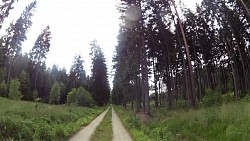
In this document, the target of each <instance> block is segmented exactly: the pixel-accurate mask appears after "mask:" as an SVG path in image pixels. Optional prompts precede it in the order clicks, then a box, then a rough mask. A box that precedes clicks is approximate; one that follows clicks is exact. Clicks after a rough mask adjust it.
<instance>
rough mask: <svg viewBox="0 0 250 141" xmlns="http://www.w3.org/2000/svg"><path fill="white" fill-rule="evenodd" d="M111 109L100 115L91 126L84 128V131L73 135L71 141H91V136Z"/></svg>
mask: <svg viewBox="0 0 250 141" xmlns="http://www.w3.org/2000/svg"><path fill="white" fill-rule="evenodd" d="M108 110H109V108H108V109H107V110H106V111H104V112H103V113H102V114H100V115H99V116H98V117H97V118H95V119H94V120H93V121H92V122H91V123H90V124H89V125H87V126H86V127H84V128H83V129H82V130H80V131H79V132H77V133H76V134H75V135H73V136H72V137H71V138H70V139H69V141H89V140H90V137H91V135H92V134H93V133H94V131H95V129H96V127H97V126H98V125H99V124H100V122H101V121H102V120H103V118H104V116H105V115H106V113H107V112H108Z"/></svg>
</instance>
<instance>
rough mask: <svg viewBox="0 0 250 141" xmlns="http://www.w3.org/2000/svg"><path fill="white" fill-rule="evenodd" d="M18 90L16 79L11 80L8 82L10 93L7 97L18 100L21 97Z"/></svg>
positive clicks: (18, 85) (18, 84)
mask: <svg viewBox="0 0 250 141" xmlns="http://www.w3.org/2000/svg"><path fill="white" fill-rule="evenodd" d="M19 88H20V82H19V81H18V79H12V80H11V81H10V92H9V95H8V97H9V98H10V99H13V100H20V99H21V98H22V97H23V96H22V95H21V92H20V91H19Z"/></svg>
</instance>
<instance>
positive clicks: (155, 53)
mask: <svg viewBox="0 0 250 141" xmlns="http://www.w3.org/2000/svg"><path fill="white" fill-rule="evenodd" d="M15 2H16V1H15V0H4V1H3V4H2V5H1V9H0V10H1V17H0V18H1V25H2V24H3V22H4V20H5V19H6V18H7V17H8V15H9V12H10V10H11V9H13V8H14V7H13V3H15ZM36 5H37V2H36V1H34V2H32V3H30V4H29V5H28V6H27V7H26V9H25V10H24V11H23V13H21V15H20V17H19V18H18V19H17V20H16V21H15V22H12V23H10V25H9V27H8V28H7V29H6V32H5V35H1V39H0V42H1V44H0V50H1V51H0V60H1V61H0V82H1V83H0V95H1V96H3V97H9V98H11V99H22V100H27V101H34V100H37V101H42V102H45V103H53V104H62V103H68V104H70V103H75V104H78V105H82V106H90V105H91V104H96V105H99V106H102V105H106V104H108V103H109V101H110V86H109V83H108V72H107V66H106V64H105V57H104V54H103V52H102V50H101V48H100V46H99V45H98V43H97V41H96V40H94V41H92V42H91V43H90V47H91V52H90V54H89V56H88V57H90V58H91V60H92V66H91V67H92V74H91V76H86V72H85V70H84V67H83V63H84V57H86V56H81V55H80V54H76V55H75V58H74V60H73V64H72V66H71V69H70V71H69V73H67V70H66V69H64V68H63V69H61V68H59V67H58V66H56V65H54V66H53V67H52V68H47V66H46V57H47V54H48V52H49V50H50V40H51V38H52V37H51V32H50V27H49V26H47V27H45V28H44V30H42V31H41V34H40V35H38V37H37V40H36V42H35V43H34V46H33V48H32V49H31V50H30V52H29V53H25V54H23V53H22V43H23V41H25V40H27V37H26V33H27V31H28V30H29V28H30V27H31V26H32V16H33V13H34V10H35V8H36ZM249 5H250V2H249V1H242V0H236V1H234V0H229V1H225V0H203V1H202V2H201V4H197V5H196V9H195V10H191V9H188V8H186V7H185V6H182V5H181V6H179V5H178V6H177V4H176V3H175V1H173V0H168V1H162V0H150V1H146V0H121V1H119V4H118V10H119V12H120V14H121V17H120V19H121V24H120V31H119V35H118V36H117V39H118V44H117V46H116V52H115V55H114V57H113V62H114V70H115V74H114V80H113V89H112V94H111V95H112V103H114V104H122V105H123V106H124V107H126V105H127V103H131V104H132V108H134V107H135V108H136V111H137V112H140V111H141V110H142V111H143V113H145V114H146V115H150V100H153V101H154V106H155V107H158V106H165V105H167V107H168V108H169V109H172V108H174V107H175V106H176V105H177V104H178V103H184V104H185V105H186V106H187V107H190V106H192V107H198V106H199V105H201V104H205V105H213V104H219V103H221V102H222V100H223V99H228V100H239V99H241V98H243V97H245V96H247V94H248V93H249V91H250V82H249V78H250V77H249V76H250V68H249V61H250V60H249V59H250V51H249V50H250V49H249V47H250V44H249V41H250V36H249V35H250V34H249V32H250V13H249ZM0 27H2V26H0ZM86 99H87V101H85V100H86ZM134 104H135V106H134Z"/></svg>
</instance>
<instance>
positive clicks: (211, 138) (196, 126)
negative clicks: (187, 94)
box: [116, 102, 250, 141]
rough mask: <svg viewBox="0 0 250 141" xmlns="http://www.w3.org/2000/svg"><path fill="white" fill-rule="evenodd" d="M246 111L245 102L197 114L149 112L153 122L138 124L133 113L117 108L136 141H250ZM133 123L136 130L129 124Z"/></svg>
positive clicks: (204, 110)
mask: <svg viewBox="0 0 250 141" xmlns="http://www.w3.org/2000/svg"><path fill="white" fill-rule="evenodd" d="M128 109H129V108H128ZM249 109H250V103H246V102H230V103H228V104H223V105H222V106H213V107H207V108H203V109H198V110H193V109H189V110H186V109H185V110H183V109H178V110H174V111H169V110H166V109H165V108H158V109H154V108H152V110H151V112H152V115H153V116H152V119H151V120H150V121H149V122H141V121H140V120H139V119H136V118H135V115H134V114H133V112H134V111H131V110H124V109H123V108H121V107H116V111H117V113H118V114H119V116H120V118H121V120H122V121H123V123H124V125H125V126H126V127H127V128H128V129H129V132H130V133H131V135H133V137H134V139H135V140H143V138H144V140H151V141H168V140H170V141H171V140H174V141H175V140H177V141H178V140H188V141H200V140H207V141H219V140H221V141H222V140H223V141H224V140H225V141H247V140H249V138H250V135H249V132H250V128H249V127H250V120H249V119H250V110H249ZM128 119H130V120H128ZM131 119H132V120H131ZM132 121H133V124H135V126H132V124H130V122H132Z"/></svg>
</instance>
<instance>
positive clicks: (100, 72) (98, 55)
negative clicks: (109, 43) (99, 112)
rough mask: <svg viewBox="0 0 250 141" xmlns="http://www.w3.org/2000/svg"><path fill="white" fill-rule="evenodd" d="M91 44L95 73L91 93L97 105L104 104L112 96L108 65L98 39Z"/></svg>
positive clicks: (93, 72) (93, 71)
mask: <svg viewBox="0 0 250 141" xmlns="http://www.w3.org/2000/svg"><path fill="white" fill-rule="evenodd" d="M90 46H91V53H90V57H91V60H92V74H93V75H92V77H93V84H92V85H93V89H92V90H91V93H92V95H93V99H94V100H95V102H96V103H97V105H99V106H103V105H106V104H107V103H108V102H109V97H110V87H109V81H108V71H107V65H106V63H105V62H106V61H105V57H104V54H103V52H102V50H101V47H100V46H99V45H98V44H97V41H96V40H95V41H92V42H91V44H90Z"/></svg>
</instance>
